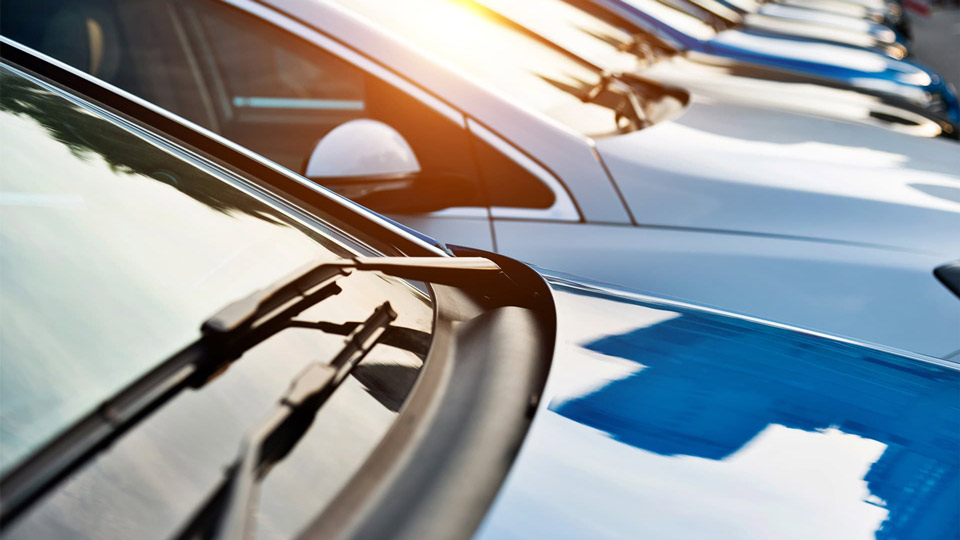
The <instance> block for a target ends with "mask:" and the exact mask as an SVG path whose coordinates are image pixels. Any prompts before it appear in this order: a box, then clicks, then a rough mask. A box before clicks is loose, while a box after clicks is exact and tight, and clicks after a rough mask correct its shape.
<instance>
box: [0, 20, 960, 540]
mask: <svg viewBox="0 0 960 540" xmlns="http://www.w3.org/2000/svg"><path fill="white" fill-rule="evenodd" d="M2 42H3V46H2V62H0V87H2V92H0V124H2V126H3V129H2V130H0V140H2V145H0V153H2V156H3V164H4V165H3V167H2V169H0V171H2V174H0V186H2V191H0V195H2V197H0V201H2V203H3V207H4V211H3V212H2V213H0V236H2V239H3V241H2V243H0V256H2V261H3V287H2V294H3V310H0V320H2V322H3V324H2V325H0V345H2V350H3V362H2V364H0V369H2V374H3V377H0V421H2V430H0V448H2V450H3V451H2V452H0V532H2V534H3V537H4V538H7V539H11V540H14V539H35V538H43V539H53V540H56V539H61V538H63V539H76V538H95V539H102V540H109V539H124V540H126V539H130V538H137V539H140V538H161V539H162V538H171V539H174V538H217V539H221V540H241V539H247V538H254V537H256V538H337V539H341V538H342V539H358V540H359V539H367V538H376V539H409V540H412V539H418V540H420V539H423V540H433V539H436V540H441V539H442V540H450V539H466V538H476V539H478V540H498V539H510V538H558V539H565V538H578V539H579V538H585V539H594V538H613V539H625V540H626V539H634V538H670V539H672V538H719V539H727V538H751V537H754V538H838V539H844V540H846V539H849V538H878V539H888V538H899V539H918V540H919V539H924V540H928V539H940V538H953V537H955V536H956V533H957V524H958V518H960V516H958V512H960V462H958V460H957V450H958V447H960V370H958V365H957V364H954V363H951V362H949V361H946V360H935V359H931V358H927V357H924V356H918V355H910V354H906V353H900V352H897V351H894V350H888V349H883V348H879V347H875V346H870V345H865V344H859V343H855V342H852V341H845V340H840V339H835V338H831V337H828V336H825V335H822V334H817V333H813V332H808V331H801V330H797V329H795V328H791V327H787V326H782V325H775V324H771V323H767V322H763V321H760V320H756V319H751V318H747V317H743V316H735V315H731V314H728V313H724V312H721V311H716V310H708V309H705V308H701V307H696V306H692V305H687V304H682V303H678V302H674V301H668V300H663V299H658V298H654V297H649V296H641V295H638V294H635V293H632V292H629V291H626V290H623V289H616V288H611V287H607V286H604V285H600V284H596V283H590V282H586V281H583V280H580V279H577V278H572V277H569V276H564V275H560V274H556V273H553V272H550V271H547V270H542V269H535V268H531V267H529V266H526V265H524V264H521V263H518V262H516V261H514V260H512V259H509V258H506V257H502V256H498V255H493V254H490V253H485V252H481V251H476V250H471V249H467V248H455V247H438V246H437V245H435V243H433V242H427V241H424V239H423V238H420V237H417V236H415V235H411V234H409V233H408V232H406V231H404V230H402V229H399V228H397V227H395V226H393V225H392V224H391V223H389V222H387V221H385V220H383V219H381V218H380V217H379V216H377V215H376V214H374V213H372V212H370V211H368V210H366V209H364V208H363V207H361V206H359V205H356V204H354V203H351V202H349V201H347V200H346V199H343V198H340V197H339V196H337V195H335V194H333V193H331V192H330V191H328V190H326V189H324V188H321V187H318V186H316V185H315V184H312V183H310V182H309V181H307V180H306V179H305V178H302V177H299V176H297V175H295V174H293V173H290V172H288V171H285V170H284V169H282V168H280V167H277V166H276V165H274V164H272V163H271V162H269V161H267V160H265V159H263V158H262V157H259V156H257V155H255V154H252V153H251V152H249V151H246V150H244V149H242V148H240V147H238V146H236V145H234V144H232V143H229V142H228V141H226V140H224V139H222V138H220V137H218V136H217V135H214V134H212V133H210V132H206V131H204V130H203V129H202V128H198V127H197V126H195V125H193V124H190V123H188V122H186V121H184V120H182V119H180V118H177V117H175V116H173V115H171V114H169V113H167V112H165V111H163V110H162V109H160V108H158V107H156V106H153V105H150V104H148V103H146V102H144V101H142V100H139V99H138V98H135V97H132V96H130V95H129V94H125V93H123V92H122V91H118V90H116V89H115V88H113V87H110V86H108V85H106V84H105V83H102V82H99V81H97V80H96V79H94V78H92V77H89V76H87V75H85V74H83V73H82V72H80V71H77V70H74V69H71V68H66V67H65V66H64V65H62V64H56V63H53V62H49V61H48V60H47V59H45V58H41V57H39V56H37V55H35V54H33V53H32V52H31V51H29V50H28V49H25V48H22V47H21V46H19V45H18V44H16V43H14V42H10V41H9V40H7V39H6V38H3V40H2ZM454 255H455V256H454ZM653 263H654V262H653V261H651V264H653ZM955 270H960V266H956V267H953V266H951V267H945V269H944V272H943V273H942V275H940V276H939V277H940V278H941V279H942V280H943V281H944V284H945V285H947V286H948V287H953V290H954V292H957V291H960V284H958V283H957V277H958V276H957V273H956V272H955Z"/></svg>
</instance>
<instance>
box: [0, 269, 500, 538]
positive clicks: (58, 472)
mask: <svg viewBox="0 0 960 540" xmlns="http://www.w3.org/2000/svg"><path fill="white" fill-rule="evenodd" d="M353 271H379V272H381V273H383V274H386V275H391V276H395V277H399V278H403V279H410V280H416V281H423V282H428V283H434V284H440V285H454V286H460V287H465V288H469V289H473V290H480V291H483V290H484V289H487V290H489V289H490V288H496V287H497V286H498V285H499V284H501V283H507V284H512V282H511V281H510V280H509V278H507V277H506V276H505V274H503V272H502V271H501V269H500V266H499V265H498V264H496V263H495V262H493V261H491V260H489V259H486V258H482V257H449V258H448V257H357V258H354V259H343V260H336V261H329V260H327V261H318V262H316V263H313V264H308V265H306V266H304V267H302V268H300V269H299V270H297V271H296V272H294V273H292V274H290V275H289V276H287V277H285V278H283V279H281V280H278V281H277V282H275V283H274V284H273V285H271V286H269V287H267V288H266V289H263V290H259V291H256V292H254V293H252V294H250V295H248V296H246V297H244V298H242V299H240V300H238V301H236V302H233V303H231V304H229V305H228V306H226V307H224V308H223V309H222V310H220V311H219V312H218V313H217V314H215V315H214V316H213V317H211V318H209V319H207V320H206V321H205V322H204V323H203V325H202V327H201V329H202V334H201V337H200V338H199V339H197V340H196V341H195V342H193V343H191V344H190V345H188V346H187V347H186V348H184V349H183V350H181V351H180V352H178V353H176V354H175V355H173V356H172V357H170V358H168V359H167V360H165V361H163V362H162V363H161V364H160V365H158V366H157V367H155V368H154V369H153V370H151V371H150V372H148V373H147V374H145V375H143V376H142V377H140V378H139V379H137V380H136V381H134V382H133V383H131V384H130V385H128V386H127V387H126V388H124V389H123V390H121V391H120V392H119V393H118V394H116V395H115V396H114V397H113V398H111V399H109V400H107V401H105V402H104V403H103V404H101V406H100V407H99V408H98V409H97V410H96V411H94V412H93V413H91V414H89V415H87V416H86V417H84V418H82V419H81V420H80V421H78V422H76V423H75V424H74V425H72V426H71V427H70V428H68V429H67V430H65V431H64V432H63V433H61V434H60V435H59V436H58V437H57V438H56V439H54V440H53V441H52V442H50V443H48V444H47V445H45V446H44V447H43V448H41V449H40V450H39V451H37V452H35V453H34V454H32V455H31V456H30V457H29V458H28V459H27V460H25V461H24V462H22V463H20V464H19V465H18V466H17V467H16V468H14V469H12V470H11V471H9V472H8V473H7V474H5V475H4V477H3V479H2V481H0V526H2V527H4V528H5V527H6V526H7V525H9V524H10V523H11V522H12V521H13V520H14V519H15V518H16V517H17V516H18V515H19V514H20V513H21V512H22V511H23V510H24V509H25V508H27V507H28V506H29V504H30V503H31V502H33V501H34V500H36V499H37V498H38V497H40V496H41V495H43V494H44V493H45V492H47V491H48V490H49V489H50V488H52V487H53V486H54V485H55V484H56V483H57V482H58V481H60V480H61V479H63V478H64V477H66V476H67V475H68V474H69V473H70V472H72V471H73V470H75V469H76V468H77V467H79V466H80V465H81V464H83V463H84V462H86V461H87V460H89V459H90V458H91V457H93V456H94V455H96V453H98V452H100V451H102V450H104V449H105V448H107V447H108V446H109V445H110V444H111V443H113V442H114V441H115V440H116V439H117V438H118V437H119V436H120V435H122V434H123V433H124V432H126V430H127V429H129V428H130V427H132V426H133V425H135V424H136V423H137V422H139V421H140V420H142V419H144V418H145V417H147V416H148V415H149V414H151V413H152V412H153V411H155V410H156V409H158V408H159V407H161V406H162V405H164V404H165V403H167V402H168V401H169V400H170V399H172V398H173V397H175V396H176V395H177V394H179V393H180V392H181V391H183V390H184V389H186V388H188V387H193V388H199V387H201V386H203V385H204V384H206V382H208V381H209V380H211V379H212V378H213V377H215V376H217V375H218V374H220V373H221V372H222V371H224V370H225V369H226V368H227V367H229V365H230V364H231V363H232V362H233V361H234V360H236V359H238V358H239V357H240V356H242V355H243V353H244V352H246V351H247V350H249V349H251V348H253V347H255V346H256V345H257V344H259V343H261V342H263V341H264V340H266V339H268V338H270V337H271V336H273V335H275V334H277V333H278V332H281V331H282V330H284V329H286V328H291V327H304V326H305V325H306V326H308V327H309V326H310V325H314V326H315V327H317V328H320V329H323V325H324V323H322V322H321V323H304V322H302V321H297V320H295V319H294V317H296V316H298V315H299V314H300V313H302V312H303V311H305V310H307V309H308V308H310V307H312V306H314V305H316V304H318V303H320V302H322V301H323V300H325V299H327V298H329V297H331V296H333V295H336V294H338V293H339V292H340V291H341V289H340V286H339V285H338V284H337V280H339V279H340V278H342V277H344V276H347V275H349V274H350V273H351V272H353ZM514 285H515V284H514ZM390 313H392V309H390V308H389V305H382V306H381V307H380V308H378V310H377V311H376V312H375V313H374V315H372V316H371V317H370V319H368V320H367V321H365V322H363V323H360V324H358V325H356V326H355V328H354V329H353V330H352V331H351V332H350V334H349V338H348V339H349V340H350V343H353V345H347V346H346V347H345V348H344V350H343V351H341V353H340V354H338V355H337V357H336V358H335V359H334V361H333V363H331V364H330V365H331V366H332V368H333V369H334V370H335V371H336V372H337V373H339V374H341V375H342V376H345V374H348V373H349V370H350V369H352V365H355V364H354V360H356V361H357V362H358V361H359V359H361V358H362V355H363V354H365V352H364V351H365V350H367V347H368V346H369V345H371V344H373V343H374V342H375V341H373V342H372V341H369V340H370V339H372V338H374V337H376V338H377V339H379V338H380V336H381V335H382V334H383V332H384V331H386V326H385V325H389V322H390V321H392V320H393V318H392V317H390V316H389V314H390ZM384 321H386V323H385V322H384ZM357 355H360V356H359V357H357ZM338 363H339V364H342V365H340V367H336V364H338ZM344 366H350V367H344ZM344 369H346V370H347V371H346V372H344V371H343V370H344ZM319 371H322V369H321V368H315V369H312V374H311V375H308V376H307V378H305V379H304V380H303V381H300V380H299V379H298V383H297V385H295V386H297V387H298V388H299V389H300V390H302V389H304V388H317V386H315V385H311V384H310V383H309V381H308V379H309V380H316V376H317V375H318V373H319ZM336 378H337V376H335V377H334V379H336ZM324 384H328V383H324ZM320 386H321V388H320V389H319V390H317V392H307V394H310V396H313V397H309V398H305V399H306V401H308V402H310V403H314V402H315V400H316V399H317V398H316V396H317V395H323V394H325V393H326V392H327V391H330V390H332V389H333V388H335V387H336V385H335V384H334V385H333V386H323V385H320ZM291 403H292V401H291ZM321 403H322V400H321ZM297 410H309V407H307V408H306V409H297ZM291 416H292V417H296V418H298V419H300V418H303V417H302V416H300V415H298V414H296V413H293V412H291ZM285 425H289V424H285ZM284 429H286V428H284ZM271 440H273V439H271ZM271 444H272V443H271ZM260 454H261V452H256V456H257V458H256V460H257V463H260ZM268 455H272V454H268ZM235 474H238V475H240V476H239V477H240V478H246V477H245V476H243V475H246V474H248V473H246V472H244V473H235ZM233 489H234V488H231V490H230V492H231V493H235V491H233Z"/></svg>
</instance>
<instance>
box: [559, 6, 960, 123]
mask: <svg viewBox="0 0 960 540" xmlns="http://www.w3.org/2000/svg"><path fill="white" fill-rule="evenodd" d="M589 1H590V2H594V3H596V4H597V5H599V6H602V7H604V8H607V9H610V10H613V11H615V12H617V13H619V14H620V15H622V16H624V17H627V18H630V20H631V21H633V22H635V23H636V24H639V25H643V26H645V27H647V28H649V29H650V30H651V31H653V32H655V33H657V35H659V36H661V37H663V38H664V39H668V40H670V41H671V42H672V43H674V44H676V45H677V46H678V47H680V48H681V49H683V50H688V51H691V53H697V54H705V55H709V56H713V57H716V58H717V61H721V60H722V59H729V60H734V61H737V62H743V63H747V64H753V65H757V66H765V67H769V68H775V69H778V70H782V71H784V72H788V73H793V74H798V75H806V76H811V77H816V78H818V79H820V80H822V81H823V82H824V83H831V84H837V85H843V86H847V87H852V88H857V89H859V90H860V91H862V92H865V93H869V94H874V95H879V96H885V97H890V98H891V99H896V100H904V101H907V102H911V103H915V104H917V105H921V106H925V107H928V108H930V109H931V110H932V111H934V112H936V113H939V114H942V115H943V116H945V117H946V118H949V119H950V120H951V121H953V122H960V102H958V101H957V95H956V89H954V88H952V87H950V86H949V83H948V82H947V81H945V80H943V78H942V77H941V76H940V75H938V74H937V73H934V72H932V71H930V70H929V69H927V68H924V67H923V66H920V65H918V64H915V63H913V62H911V61H909V60H898V59H894V58H890V57H889V56H886V55H883V54H880V53H877V52H874V51H870V50H866V49H860V48H856V47H847V46H841V45H833V44H829V43H818V42H814V41H803V40H796V39H788V38H783V37H775V36H764V35H758V34H751V33H746V32H741V31H739V30H736V29H729V30H722V31H719V32H718V31H716V30H715V29H714V28H712V27H710V26H709V25H708V24H707V23H705V22H703V21H702V20H700V19H698V18H696V17H695V16H693V15H691V14H689V13H686V12H684V11H682V10H680V9H677V8H674V7H672V6H667V5H665V4H662V3H660V2H659V1H658V0H589ZM577 3H583V0H577Z"/></svg>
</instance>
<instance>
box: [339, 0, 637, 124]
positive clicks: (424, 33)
mask: <svg viewBox="0 0 960 540" xmlns="http://www.w3.org/2000/svg"><path fill="white" fill-rule="evenodd" d="M325 1H327V2H333V3H337V4H342V5H344V6H346V7H347V8H348V9H349V10H351V11H353V12H356V13H358V14H360V15H361V16H363V17H364V18H367V19H369V20H371V21H373V22H374V23H375V24H377V25H379V26H381V27H383V28H386V29H387V30H388V31H389V32H391V33H394V34H396V35H398V36H399V37H400V38H401V39H403V41H405V42H407V43H411V44H413V45H414V46H416V47H417V48H419V49H421V50H422V51H423V52H424V53H425V54H427V55H428V56H431V57H434V58H436V59H438V60H440V61H441V62H444V63H446V64H447V65H450V66H451V67H452V68H453V69H454V70H457V71H459V72H461V73H464V74H466V75H467V76H469V77H471V78H472V79H474V80H475V81H477V82H479V83H480V84H482V85H484V86H487V87H488V88H492V89H494V90H496V91H498V92H499V93H501V94H502V95H504V96H506V97H508V98H510V99H511V100H513V101H515V102H517V103H519V104H521V105H523V106H524V107H525V108H528V109H533V110H535V111H539V112H541V113H544V114H546V115H547V116H549V117H551V118H553V119H554V120H557V121H559V122H561V123H562V124H565V125H567V126H568V127H571V128H572V129H574V130H576V131H578V132H580V133H583V134H586V135H604V134H610V133H616V132H619V131H621V130H622V128H623V126H622V125H620V124H618V122H617V115H616V114H615V112H614V110H613V108H610V107H608V106H604V105H603V104H601V103H584V102H583V101H582V100H581V99H580V97H581V96H583V95H585V94H586V93H587V90H588V89H589V88H590V87H592V86H594V85H596V84H597V83H599V82H600V73H599V72H598V70H596V69H594V68H592V67H590V66H589V65H587V64H586V63H584V62H582V61H580V60H579V59H577V58H576V57H573V56H571V55H568V54H564V53H562V52H560V51H558V50H556V49H555V48H553V47H551V46H550V45H548V44H546V43H544V42H543V41H541V40H538V39H537V38H536V37H534V36H531V35H529V34H528V33H526V32H524V31H523V30H521V29H519V28H517V27H516V26H512V25H509V24H505V22H504V21H502V20H497V19H496V18H495V16H494V15H493V14H491V13H489V12H487V11H485V10H483V9H482V8H480V7H479V6H477V5H475V4H472V3H471V2H466V1H460V0H410V1H407V2H396V1H394V0H325ZM614 107H615V105H614Z"/></svg>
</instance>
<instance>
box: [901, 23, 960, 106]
mask: <svg viewBox="0 0 960 540" xmlns="http://www.w3.org/2000/svg"><path fill="white" fill-rule="evenodd" d="M912 20H913V46H912V48H911V50H912V51H913V57H914V59H915V60H916V61H917V62H919V63H921V64H925V65H927V66H930V67H932V68H934V69H935V70H937V71H938V72H940V73H941V74H942V75H943V76H944V77H946V78H947V80H949V81H951V82H953V84H954V86H956V87H957V88H960V9H957V8H948V9H939V10H936V11H934V12H933V14H932V15H930V17H921V16H919V15H912Z"/></svg>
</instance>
